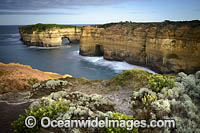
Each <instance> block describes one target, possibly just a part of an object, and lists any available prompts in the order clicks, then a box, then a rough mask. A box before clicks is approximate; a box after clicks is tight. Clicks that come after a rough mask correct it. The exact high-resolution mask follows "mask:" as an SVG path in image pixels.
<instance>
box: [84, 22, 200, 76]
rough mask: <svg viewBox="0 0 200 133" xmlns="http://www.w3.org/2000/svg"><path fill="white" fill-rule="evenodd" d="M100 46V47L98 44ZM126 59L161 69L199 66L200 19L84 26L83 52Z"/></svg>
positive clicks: (168, 70)
mask: <svg viewBox="0 0 200 133" xmlns="http://www.w3.org/2000/svg"><path fill="white" fill-rule="evenodd" d="M99 46H101V48H99ZM98 51H101V53H102V54H103V56H104V58H105V59H108V60H125V61H127V62H128V63H131V64H138V65H143V66H147V67H150V68H151V69H153V70H154V71H156V72H160V73H174V72H176V73H177V72H180V71H184V72H187V73H191V72H195V71H197V70H198V69H200V60H199V59H200V21H191V22H163V23H128V24H114V25H111V26H109V27H106V28H97V27H84V29H83V33H82V36H81V45H80V54H81V55H89V56H95V55H98V53H97V52H98Z"/></svg>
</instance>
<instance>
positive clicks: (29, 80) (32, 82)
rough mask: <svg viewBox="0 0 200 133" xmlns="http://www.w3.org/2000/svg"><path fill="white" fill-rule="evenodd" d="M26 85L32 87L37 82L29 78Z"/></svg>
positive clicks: (35, 79)
mask: <svg viewBox="0 0 200 133" xmlns="http://www.w3.org/2000/svg"><path fill="white" fill-rule="evenodd" d="M27 82H28V84H30V85H34V84H35V83H38V82H39V80H38V79H37V78H29V79H27Z"/></svg>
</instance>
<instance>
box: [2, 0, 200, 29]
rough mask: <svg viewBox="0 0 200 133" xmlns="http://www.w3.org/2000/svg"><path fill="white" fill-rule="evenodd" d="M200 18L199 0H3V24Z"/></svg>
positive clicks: (92, 22) (97, 22)
mask: <svg viewBox="0 0 200 133" xmlns="http://www.w3.org/2000/svg"><path fill="white" fill-rule="evenodd" d="M196 19H200V0H1V1H0V25H24V24H35V23H57V24H102V23H109V22H119V21H135V22H152V21H164V20H174V21H176V20H181V21H182V20H196Z"/></svg>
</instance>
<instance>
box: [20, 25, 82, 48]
mask: <svg viewBox="0 0 200 133" xmlns="http://www.w3.org/2000/svg"><path fill="white" fill-rule="evenodd" d="M19 31H20V34H21V40H22V41H23V42H25V44H26V45H34V46H42V47H54V46H61V45H62V39H63V38H67V39H68V40H69V41H70V42H72V43H74V42H79V40H80V35H81V27H69V28H59V27H57V28H50V29H46V30H43V31H33V32H32V33H27V32H26V31H25V30H24V29H23V28H20V29H19Z"/></svg>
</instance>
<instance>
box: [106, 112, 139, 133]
mask: <svg viewBox="0 0 200 133" xmlns="http://www.w3.org/2000/svg"><path fill="white" fill-rule="evenodd" d="M112 114H113V118H112V119H113V120H134V118H133V116H132V115H126V114H125V113H124V114H121V113H118V112H116V113H112ZM131 128H133V126H131V125H129V126H128V127H126V128H106V132H107V133H137V132H138V129H137V128H133V129H131ZM127 129H130V130H127Z"/></svg>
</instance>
